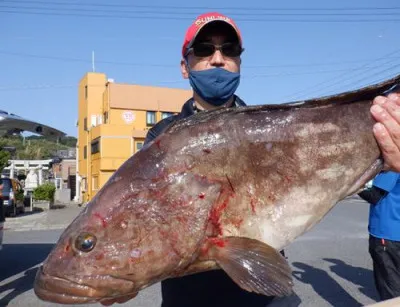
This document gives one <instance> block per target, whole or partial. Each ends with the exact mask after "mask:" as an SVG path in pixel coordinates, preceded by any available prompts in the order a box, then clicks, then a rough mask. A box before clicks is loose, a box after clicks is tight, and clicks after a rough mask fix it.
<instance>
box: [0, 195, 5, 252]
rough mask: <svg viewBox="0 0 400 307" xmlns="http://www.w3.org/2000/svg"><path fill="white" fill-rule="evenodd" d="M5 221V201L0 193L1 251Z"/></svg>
mask: <svg viewBox="0 0 400 307" xmlns="http://www.w3.org/2000/svg"><path fill="white" fill-rule="evenodd" d="M4 221H5V218H4V210H3V199H2V197H1V191H0V250H1V249H2V248H3V232H4Z"/></svg>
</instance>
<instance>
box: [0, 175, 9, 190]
mask: <svg viewBox="0 0 400 307" xmlns="http://www.w3.org/2000/svg"><path fill="white" fill-rule="evenodd" d="M0 187H2V189H1V191H2V192H5V191H10V190H11V180H10V179H5V178H0Z"/></svg>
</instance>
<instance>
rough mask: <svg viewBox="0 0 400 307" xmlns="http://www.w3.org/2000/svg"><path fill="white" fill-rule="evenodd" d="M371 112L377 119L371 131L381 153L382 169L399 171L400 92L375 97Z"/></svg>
mask: <svg viewBox="0 0 400 307" xmlns="http://www.w3.org/2000/svg"><path fill="white" fill-rule="evenodd" d="M371 114H372V116H373V117H374V118H375V120H376V121H377V123H376V124H375V125H374V128H373V131H374V135H375V137H376V140H377V142H378V144H379V147H380V149H381V151H382V154H383V159H384V162H385V166H384V169H385V170H392V171H394V172H400V93H396V94H394V93H393V94H389V95H388V96H387V97H384V96H378V97H376V98H375V99H374V102H373V106H372V107H371Z"/></svg>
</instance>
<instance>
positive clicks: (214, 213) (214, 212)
mask: <svg viewBox="0 0 400 307" xmlns="http://www.w3.org/2000/svg"><path fill="white" fill-rule="evenodd" d="M228 201H229V197H226V198H225V199H224V201H223V202H222V203H221V204H220V205H218V206H216V207H214V208H212V209H211V211H210V216H209V220H210V221H211V223H212V224H213V225H214V227H215V229H216V230H217V232H218V234H222V227H221V222H220V218H221V214H222V212H223V211H224V210H225V208H226V207H227V206H228Z"/></svg>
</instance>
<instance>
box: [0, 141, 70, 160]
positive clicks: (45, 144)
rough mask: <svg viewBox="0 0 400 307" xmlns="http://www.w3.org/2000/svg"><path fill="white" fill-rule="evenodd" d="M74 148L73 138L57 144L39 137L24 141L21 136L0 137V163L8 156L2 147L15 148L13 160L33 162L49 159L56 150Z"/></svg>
mask: <svg viewBox="0 0 400 307" xmlns="http://www.w3.org/2000/svg"><path fill="white" fill-rule="evenodd" d="M75 146H76V138H74V137H65V138H62V139H61V140H59V142H57V141H55V140H52V139H46V138H45V137H41V136H29V137H25V139H24V138H23V137H22V136H7V137H0V161H1V160H4V159H6V156H7V154H8V152H7V151H6V150H4V147H15V149H16V151H15V155H14V157H13V158H14V159H17V160H18V159H20V160H25V159H26V160H34V159H51V158H53V157H54V156H55V153H56V151H57V150H61V149H68V148H71V147H75ZM0 167H1V166H0Z"/></svg>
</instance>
